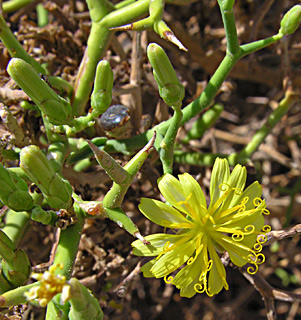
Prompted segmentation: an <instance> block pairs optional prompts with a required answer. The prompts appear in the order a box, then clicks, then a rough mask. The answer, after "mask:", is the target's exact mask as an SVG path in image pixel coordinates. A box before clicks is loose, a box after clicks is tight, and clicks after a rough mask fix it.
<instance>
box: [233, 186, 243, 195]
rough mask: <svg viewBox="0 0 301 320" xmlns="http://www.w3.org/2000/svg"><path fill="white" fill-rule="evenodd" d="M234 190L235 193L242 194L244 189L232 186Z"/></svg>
mask: <svg viewBox="0 0 301 320" xmlns="http://www.w3.org/2000/svg"><path fill="white" fill-rule="evenodd" d="M232 190H233V191H234V194H235V195H237V196H241V195H242V193H243V191H242V190H241V189H239V188H232Z"/></svg>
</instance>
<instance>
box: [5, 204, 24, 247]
mask: <svg viewBox="0 0 301 320" xmlns="http://www.w3.org/2000/svg"><path fill="white" fill-rule="evenodd" d="M29 220H30V214H29V213H28V212H26V211H21V212H15V211H13V210H9V211H8V212H7V214H6V216H5V226H4V227H3V228H2V231H3V232H5V234H6V235H7V236H8V237H9V238H10V239H11V241H12V242H13V243H14V244H15V245H16V246H18V244H19V241H20V240H21V239H22V237H23V235H24V233H25V231H26V229H27V226H28V222H29Z"/></svg>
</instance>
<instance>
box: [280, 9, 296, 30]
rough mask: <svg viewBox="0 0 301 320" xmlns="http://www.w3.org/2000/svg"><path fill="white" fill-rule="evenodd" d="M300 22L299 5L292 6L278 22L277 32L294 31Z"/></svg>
mask: <svg viewBox="0 0 301 320" xmlns="http://www.w3.org/2000/svg"><path fill="white" fill-rule="evenodd" d="M300 22H301V5H300V4H297V5H295V6H293V7H292V8H291V9H290V10H289V11H288V12H287V13H286V14H285V15H284V17H283V18H282V20H281V22H280V26H281V28H280V30H279V33H282V34H291V33H294V32H295V31H296V30H297V29H298V27H299V24H300Z"/></svg>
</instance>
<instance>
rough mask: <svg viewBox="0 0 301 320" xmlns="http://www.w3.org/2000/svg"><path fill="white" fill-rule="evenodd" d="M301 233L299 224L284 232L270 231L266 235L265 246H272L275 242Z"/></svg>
mask: <svg viewBox="0 0 301 320" xmlns="http://www.w3.org/2000/svg"><path fill="white" fill-rule="evenodd" d="M300 233H301V224H297V225H295V226H293V227H290V228H287V229H284V230H277V231H271V232H269V233H268V234H267V238H268V240H267V242H265V244H264V245H265V246H267V245H270V244H272V243H273V242H275V241H279V240H283V239H286V238H290V237H293V236H295V235H298V234H300Z"/></svg>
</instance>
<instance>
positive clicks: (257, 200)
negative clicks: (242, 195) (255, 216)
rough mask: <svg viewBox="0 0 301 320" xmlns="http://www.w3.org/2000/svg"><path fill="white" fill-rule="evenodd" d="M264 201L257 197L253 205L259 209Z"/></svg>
mask: <svg viewBox="0 0 301 320" xmlns="http://www.w3.org/2000/svg"><path fill="white" fill-rule="evenodd" d="M262 201H263V200H262V199H260V198H258V197H256V198H254V199H253V204H254V206H255V207H258V206H260V205H261V203H262Z"/></svg>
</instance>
